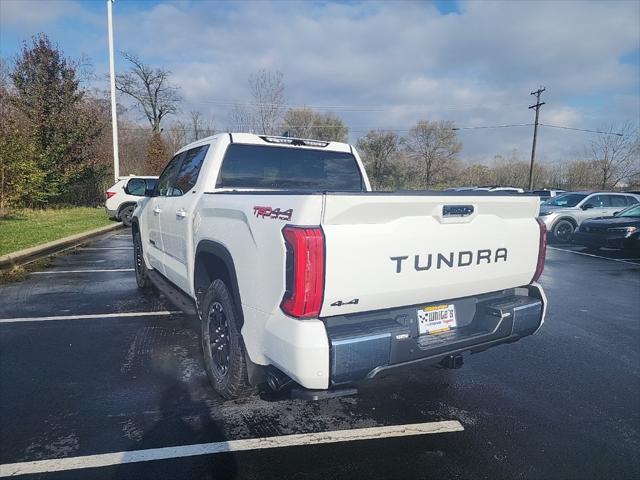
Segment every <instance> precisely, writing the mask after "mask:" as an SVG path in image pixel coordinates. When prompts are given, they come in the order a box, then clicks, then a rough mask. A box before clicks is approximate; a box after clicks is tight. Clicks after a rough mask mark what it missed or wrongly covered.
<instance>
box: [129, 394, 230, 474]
mask: <svg viewBox="0 0 640 480" xmlns="http://www.w3.org/2000/svg"><path fill="white" fill-rule="evenodd" d="M160 411H161V418H160V419H159V420H158V421H157V422H156V423H155V424H154V425H153V426H152V427H151V428H150V429H148V430H146V431H144V433H143V435H142V439H141V440H140V441H139V442H135V444H134V445H132V447H131V453H124V454H123V458H122V460H123V463H122V464H121V465H120V467H119V468H118V470H117V473H116V478H119V479H120V478H127V479H128V478H131V479H153V480H160V479H171V480H174V479H178V478H190V479H194V480H196V479H197V480H222V479H233V478H236V475H237V469H238V468H237V467H238V466H237V462H236V459H235V456H234V454H233V453H218V454H209V455H192V456H185V453H187V452H185V451H184V450H183V451H180V450H178V451H177V452H169V453H171V454H172V455H167V456H169V457H175V458H166V459H164V460H163V459H159V460H152V461H139V460H140V453H139V452H135V451H140V450H147V449H159V448H165V447H171V446H175V447H177V448H180V447H184V446H193V445H197V444H202V443H209V442H216V443H219V444H220V446H221V447H222V448H224V447H225V446H226V445H225V442H226V437H225V435H224V431H223V429H222V428H221V427H220V426H219V425H218V424H217V423H216V422H215V421H213V420H212V419H211V416H210V414H209V408H208V407H207V406H206V405H205V404H204V403H203V402H201V401H194V400H193V398H192V396H191V394H190V393H189V391H188V390H187V388H186V387H185V385H184V384H182V383H180V382H174V383H173V384H171V385H170V386H169V387H168V388H167V389H166V390H165V391H164V392H163V393H162V396H161V398H160ZM149 453H152V452H149ZM152 458H154V456H152ZM155 458H158V457H157V456H155ZM160 458H162V457H160ZM136 460H137V461H136ZM127 462H135V463H127Z"/></svg>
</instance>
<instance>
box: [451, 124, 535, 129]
mask: <svg viewBox="0 0 640 480" xmlns="http://www.w3.org/2000/svg"><path fill="white" fill-rule="evenodd" d="M531 125H533V123H509V124H505V125H478V126H473V127H453V128H452V129H451V130H480V129H484V128H511V127H530V126H531Z"/></svg>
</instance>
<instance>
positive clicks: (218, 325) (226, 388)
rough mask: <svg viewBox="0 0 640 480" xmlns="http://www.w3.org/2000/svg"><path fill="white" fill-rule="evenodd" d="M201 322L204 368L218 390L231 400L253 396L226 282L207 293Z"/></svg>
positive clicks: (215, 285)
mask: <svg viewBox="0 0 640 480" xmlns="http://www.w3.org/2000/svg"><path fill="white" fill-rule="evenodd" d="M200 322H201V337H202V352H203V355H204V366H205V370H206V372H207V376H208V377H209V381H210V382H211V384H212V385H213V388H214V389H215V391H216V392H218V393H219V394H220V395H221V396H223V397H224V398H228V399H231V398H239V397H247V396H249V395H251V394H252V393H253V392H254V388H253V387H252V386H251V385H250V384H249V378H248V373H247V363H246V359H245V351H244V343H243V341H242V335H241V334H240V329H239V326H238V315H237V313H236V307H235V305H234V303H233V300H232V298H231V295H230V293H229V290H228V288H227V286H226V285H225V283H224V282H223V281H222V280H215V281H214V282H213V283H212V284H211V285H210V286H209V288H208V289H207V291H206V292H205V294H204V297H203V299H202V309H201V311H200Z"/></svg>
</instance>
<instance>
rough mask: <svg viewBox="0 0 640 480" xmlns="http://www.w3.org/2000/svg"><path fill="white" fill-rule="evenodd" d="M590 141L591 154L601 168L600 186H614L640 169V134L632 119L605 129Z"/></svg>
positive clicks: (603, 187)
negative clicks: (619, 125)
mask: <svg viewBox="0 0 640 480" xmlns="http://www.w3.org/2000/svg"><path fill="white" fill-rule="evenodd" d="M603 130H605V131H606V132H607V133H608V135H598V136H597V137H596V138H594V140H593V141H592V142H591V145H590V151H589V156H590V158H591V161H592V162H593V165H594V167H595V168H596V170H597V172H598V178H599V181H598V183H599V188H601V189H603V190H604V189H607V188H615V187H616V186H617V185H618V184H619V183H620V182H622V181H623V180H626V179H628V178H630V177H632V176H633V175H635V174H637V173H638V172H640V135H639V130H638V127H634V126H632V125H631V124H630V123H626V124H624V125H622V127H620V128H617V126H616V125H615V124H611V125H609V127H608V128H606V129H603Z"/></svg>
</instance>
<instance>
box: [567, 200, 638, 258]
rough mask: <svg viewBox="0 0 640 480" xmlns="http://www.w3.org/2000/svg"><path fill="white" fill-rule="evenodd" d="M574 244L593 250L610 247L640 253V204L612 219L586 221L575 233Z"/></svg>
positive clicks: (603, 218)
mask: <svg viewBox="0 0 640 480" xmlns="http://www.w3.org/2000/svg"><path fill="white" fill-rule="evenodd" d="M573 242H574V243H576V244H578V245H585V246H586V247H588V248H589V249H591V250H597V249H599V248H601V247H608V248H616V249H624V250H631V251H634V252H635V253H640V204H636V205H632V206H630V207H627V208H625V209H624V210H622V211H620V212H617V213H616V214H615V215H613V216H611V217H602V218H593V219H591V220H585V221H584V222H582V224H581V225H580V228H578V230H577V231H576V232H575V233H574V235H573Z"/></svg>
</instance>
